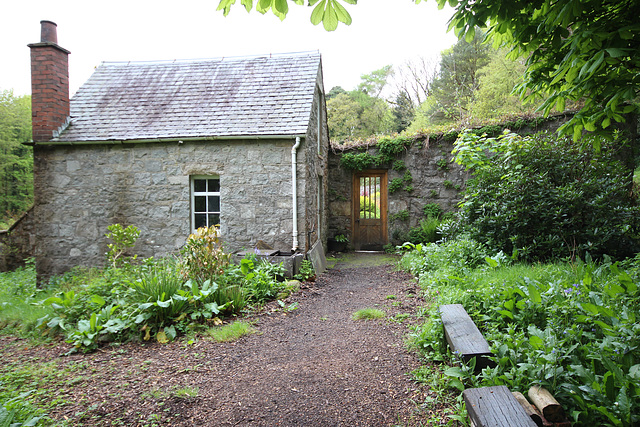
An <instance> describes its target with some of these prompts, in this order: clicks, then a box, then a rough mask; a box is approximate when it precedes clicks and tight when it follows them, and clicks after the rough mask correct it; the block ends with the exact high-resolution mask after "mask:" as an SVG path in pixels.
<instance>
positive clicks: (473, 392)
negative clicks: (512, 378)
mask: <svg viewBox="0 0 640 427" xmlns="http://www.w3.org/2000/svg"><path fill="white" fill-rule="evenodd" d="M462 396H463V397H464V403H465V404H466V406H467V413H468V414H469V418H470V419H471V421H472V423H473V425H474V426H475V427H537V426H536V423H535V422H533V420H532V419H531V418H530V417H529V415H527V413H526V412H525V410H524V408H523V407H522V405H520V403H519V402H518V401H517V400H516V398H515V397H514V396H513V394H512V393H511V392H510V391H509V389H508V388H507V387H506V386H503V385H499V386H494V387H482V388H468V389H466V390H465V391H463V392H462Z"/></svg>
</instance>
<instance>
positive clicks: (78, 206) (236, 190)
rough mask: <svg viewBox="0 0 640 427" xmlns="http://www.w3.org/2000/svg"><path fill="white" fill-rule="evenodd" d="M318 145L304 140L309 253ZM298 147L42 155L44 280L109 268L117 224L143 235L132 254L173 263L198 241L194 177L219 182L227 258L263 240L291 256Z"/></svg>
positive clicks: (38, 204)
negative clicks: (78, 268)
mask: <svg viewBox="0 0 640 427" xmlns="http://www.w3.org/2000/svg"><path fill="white" fill-rule="evenodd" d="M313 144H315V141H307V140H305V139H304V138H303V139H302V144H301V147H300V149H299V153H298V168H297V171H298V177H299V181H298V190H299V191H298V207H299V220H298V222H299V240H300V247H301V248H305V247H307V246H309V245H308V243H307V241H306V238H307V231H308V230H306V229H305V224H307V223H312V222H313V219H310V218H307V217H306V215H305V209H304V206H306V205H307V202H308V200H307V199H308V197H309V195H308V194H309V193H310V192H311V191H308V190H306V186H307V181H308V180H307V179H306V177H307V175H308V173H307V172H306V166H307V163H308V162H309V159H308V158H307V157H308V153H309V152H310V151H312V150H311V148H310V147H311V146H312V145H313ZM292 145H293V140H291V139H281V140H280V139H279V140H270V139H260V140H255V139H254V140H250V139H247V140H225V141H223V140H220V141H207V142H184V143H178V142H166V143H160V142H157V143H144V144H142V143H140V144H118V145H75V146H38V145H36V147H35V156H34V157H35V164H34V168H35V185H34V186H35V207H34V215H35V218H36V238H37V241H38V246H37V249H36V258H37V265H36V267H37V271H38V275H39V278H40V279H45V278H46V277H48V276H50V275H53V274H60V273H62V272H64V271H66V270H68V269H70V268H71V267H73V266H75V265H102V264H104V260H105V253H106V251H107V243H108V241H107V239H106V238H105V237H104V234H105V233H106V232H107V226H109V225H110V224H114V223H120V224H123V225H129V224H132V225H135V226H136V227H138V228H140V230H141V234H140V238H139V239H138V243H137V244H136V247H135V248H134V250H133V252H135V253H137V254H139V255H140V256H143V257H148V256H156V257H157V256H163V255H167V254H170V253H173V252H174V251H176V250H177V249H178V248H180V247H181V246H182V245H183V244H184V242H185V239H186V238H187V236H188V235H189V233H190V232H191V228H190V227H191V226H190V176H194V175H217V176H219V177H220V186H221V188H220V193H221V194H220V195H221V233H222V235H223V238H224V241H225V246H226V249H227V250H229V251H235V250H239V249H242V248H252V247H253V246H254V245H255V244H256V242H257V241H258V240H262V241H263V242H265V243H267V244H268V245H270V246H272V247H273V248H275V249H280V250H284V251H290V250H291V247H292V246H291V245H292V235H291V230H292V225H293V217H292V186H291V147H292ZM315 149H316V150H317V148H315ZM317 157H318V156H317V154H316V158H317ZM314 162H315V159H314V161H313V162H312V165H313V166H314V168H315V164H314ZM314 197H315V194H314Z"/></svg>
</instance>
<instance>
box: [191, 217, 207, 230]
mask: <svg viewBox="0 0 640 427" xmlns="http://www.w3.org/2000/svg"><path fill="white" fill-rule="evenodd" d="M194 220H195V224H194V227H193V228H195V229H196V230H197V229H198V228H200V227H206V226H207V214H195V215H194Z"/></svg>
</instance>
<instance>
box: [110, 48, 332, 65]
mask: <svg viewBox="0 0 640 427" xmlns="http://www.w3.org/2000/svg"><path fill="white" fill-rule="evenodd" d="M312 54H317V56H320V51H319V50H304V51H298V52H279V53H269V54H256V55H238V56H219V57H213V58H191V59H159V60H150V61H102V63H101V65H129V64H131V65H161V64H181V63H192V62H213V61H218V62H224V61H227V62H237V61H245V60H248V59H259V58H269V59H271V58H291V57H294V56H312Z"/></svg>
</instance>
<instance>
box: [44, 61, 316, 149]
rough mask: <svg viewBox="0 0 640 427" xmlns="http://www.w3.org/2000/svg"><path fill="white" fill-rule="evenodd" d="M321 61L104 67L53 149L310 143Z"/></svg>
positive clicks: (84, 90)
mask: <svg viewBox="0 0 640 427" xmlns="http://www.w3.org/2000/svg"><path fill="white" fill-rule="evenodd" d="M319 69H320V54H319V53H315V52H312V53H309V52H306V53H301V54H286V55H276V56H263V57H252V58H222V59H211V60H192V61H176V62H138V63H136V62H129V63H113V62H112V63H103V64H102V65H101V66H99V67H98V68H97V69H96V70H95V72H94V73H93V75H92V76H91V77H90V78H89V80H88V81H87V82H86V83H85V84H84V85H83V86H82V87H81V88H80V89H79V90H78V92H77V93H76V95H75V96H74V97H73V98H72V99H71V121H70V125H69V126H68V127H67V128H66V129H65V130H63V131H62V132H61V134H60V136H59V137H58V138H55V139H53V141H60V142H85V141H86V142H91V141H94V142H95V141H130V140H147V139H157V138H159V139H162V138H168V139H174V138H185V139H186V138H206V137H213V138H215V137H225V136H249V137H251V136H260V135H264V136H269V135H270V136H274V135H292V136H293V135H304V134H306V131H307V127H308V125H309V116H310V113H311V108H312V103H313V94H314V89H315V84H316V80H317V77H318V72H319Z"/></svg>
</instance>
